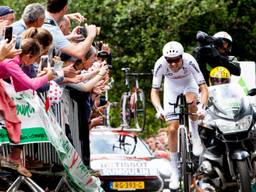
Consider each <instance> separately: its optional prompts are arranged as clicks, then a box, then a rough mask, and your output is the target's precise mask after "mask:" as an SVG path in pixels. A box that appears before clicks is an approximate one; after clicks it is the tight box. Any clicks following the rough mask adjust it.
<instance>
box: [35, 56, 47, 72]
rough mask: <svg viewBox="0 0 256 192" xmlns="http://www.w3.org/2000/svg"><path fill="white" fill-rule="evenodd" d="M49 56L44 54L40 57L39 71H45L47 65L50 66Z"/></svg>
mask: <svg viewBox="0 0 256 192" xmlns="http://www.w3.org/2000/svg"><path fill="white" fill-rule="evenodd" d="M49 64H50V63H49V57H48V55H42V56H41V58H40V63H39V66H38V72H40V71H43V69H44V68H45V67H46V68H47V67H49Z"/></svg>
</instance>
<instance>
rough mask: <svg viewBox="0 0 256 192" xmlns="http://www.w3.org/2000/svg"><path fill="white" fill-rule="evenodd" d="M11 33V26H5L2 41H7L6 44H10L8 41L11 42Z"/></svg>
mask: <svg viewBox="0 0 256 192" xmlns="http://www.w3.org/2000/svg"><path fill="white" fill-rule="evenodd" d="M12 31H13V28H12V26H7V27H5V28H4V39H8V41H7V43H10V41H11V40H12Z"/></svg>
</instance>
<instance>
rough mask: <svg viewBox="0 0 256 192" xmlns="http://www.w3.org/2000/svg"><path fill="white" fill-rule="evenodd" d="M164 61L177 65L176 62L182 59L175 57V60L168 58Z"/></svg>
mask: <svg viewBox="0 0 256 192" xmlns="http://www.w3.org/2000/svg"><path fill="white" fill-rule="evenodd" d="M165 59H166V61H167V62H168V63H178V62H180V60H181V59H182V57H177V58H175V59H173V58H169V57H165Z"/></svg>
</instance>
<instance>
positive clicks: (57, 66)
mask: <svg viewBox="0 0 256 192" xmlns="http://www.w3.org/2000/svg"><path fill="white" fill-rule="evenodd" d="M63 64H64V62H63V61H57V62H55V63H54V67H53V71H54V72H55V73H56V74H57V76H59V77H62V76H64V71H63V69H62V67H63Z"/></svg>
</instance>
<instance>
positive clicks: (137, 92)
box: [121, 68, 151, 132]
mask: <svg viewBox="0 0 256 192" xmlns="http://www.w3.org/2000/svg"><path fill="white" fill-rule="evenodd" d="M129 70H130V69H129V68H122V71H124V73H125V86H126V91H125V92H124V93H123V95H122V98H121V114H122V116H121V122H122V124H121V127H122V128H123V129H126V130H130V131H131V130H132V131H139V132H141V131H143V129H144V125H145V116H146V114H145V113H146V111H145V103H146V102H145V95H144V92H143V90H142V89H140V87H139V76H142V75H151V73H129ZM130 76H132V77H133V78H134V86H133V87H130V82H129V77H130ZM132 120H133V125H132V123H131V121H132ZM131 126H134V127H131Z"/></svg>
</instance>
